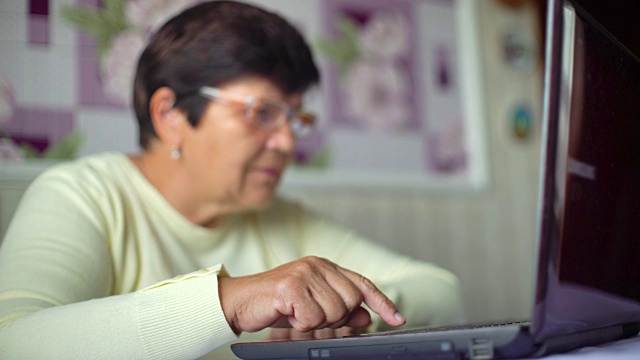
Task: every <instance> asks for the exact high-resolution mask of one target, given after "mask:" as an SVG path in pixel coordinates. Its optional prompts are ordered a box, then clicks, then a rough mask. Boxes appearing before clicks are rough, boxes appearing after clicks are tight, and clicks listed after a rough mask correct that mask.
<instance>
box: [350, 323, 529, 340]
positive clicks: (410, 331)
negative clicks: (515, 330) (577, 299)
mask: <svg viewBox="0 0 640 360" xmlns="http://www.w3.org/2000/svg"><path fill="white" fill-rule="evenodd" d="M529 323H530V321H529V320H508V321H498V322H496V321H492V322H479V323H471V324H460V325H443V326H429V327H422V328H414V329H406V330H391V331H385V332H377V333H368V334H362V335H355V336H381V335H391V334H416V333H425V332H435V331H452V330H465V329H477V328H487V327H496V326H508V325H520V326H527V325H529Z"/></svg>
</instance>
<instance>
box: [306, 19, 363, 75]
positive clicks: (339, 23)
mask: <svg viewBox="0 0 640 360" xmlns="http://www.w3.org/2000/svg"><path fill="white" fill-rule="evenodd" d="M336 29H337V30H338V36H336V38H335V39H329V38H321V39H319V40H318V41H317V42H316V43H315V46H316V48H317V50H318V52H319V53H320V54H322V55H324V56H325V57H326V58H327V59H329V60H331V61H332V62H333V63H334V64H336V66H338V69H339V70H340V72H341V73H344V72H346V71H347V70H348V69H349V67H350V66H351V64H353V62H355V61H357V60H358V59H360V57H361V53H360V48H359V46H358V34H359V33H358V26H357V25H356V23H355V22H354V21H353V20H351V19H350V18H348V17H347V16H342V17H339V18H338V19H337V20H336Z"/></svg>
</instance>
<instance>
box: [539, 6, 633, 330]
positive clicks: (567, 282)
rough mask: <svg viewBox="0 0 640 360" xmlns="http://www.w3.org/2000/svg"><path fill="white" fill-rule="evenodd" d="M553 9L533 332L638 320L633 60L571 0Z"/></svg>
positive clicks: (630, 54)
mask: <svg viewBox="0 0 640 360" xmlns="http://www.w3.org/2000/svg"><path fill="white" fill-rule="evenodd" d="M551 11H556V12H558V13H557V14H555V15H553V16H552V18H553V21H554V23H555V26H552V27H550V28H549V29H550V30H549V31H550V32H551V34H548V35H549V38H548V41H553V42H555V44H556V46H557V47H556V48H553V47H551V48H548V49H550V51H551V55H550V56H549V57H548V58H547V59H548V61H553V62H556V65H555V67H556V69H557V73H556V74H555V75H554V74H550V75H549V74H548V75H547V79H548V80H549V81H547V84H546V85H547V88H546V89H545V91H546V94H545V96H546V97H549V98H547V99H546V101H547V102H548V103H549V104H550V105H549V106H548V108H547V110H546V112H547V116H549V117H550V119H549V120H551V121H549V122H548V123H549V125H548V126H549V129H548V131H547V133H548V135H547V136H548V139H547V141H552V142H555V144H554V146H553V150H552V152H553V153H548V154H547V155H548V156H552V157H554V158H553V161H551V162H550V163H551V164H555V171H553V170H551V171H547V178H546V179H545V181H546V182H547V183H548V185H549V186H547V188H546V195H545V200H546V201H545V204H546V206H547V207H548V209H547V213H548V214H552V215H548V216H547V218H546V219H544V220H543V224H544V225H543V235H542V238H543V239H544V240H541V241H542V242H543V244H544V245H545V246H547V247H549V250H550V251H549V252H544V254H541V255H543V257H544V259H542V258H541V259H540V260H542V261H544V262H546V267H545V271H547V273H546V274H543V273H542V274H539V279H538V281H539V282H540V281H541V280H543V281H542V283H543V284H544V286H538V288H537V304H536V321H537V324H535V325H534V332H535V333H537V334H538V337H539V338H545V337H548V336H551V335H559V334H562V333H566V332H568V331H570V330H579V329H583V328H585V329H586V328H593V327H598V326H606V325H611V324H613V323H618V322H632V321H638V320H639V319H640V315H638V314H640V286H638V279H640V225H637V224H640V221H639V220H640V60H639V59H638V57H636V56H635V55H633V54H632V53H631V52H629V51H628V50H627V49H626V48H625V47H624V46H623V45H622V44H621V43H619V42H618V41H617V40H616V39H614V38H613V37H611V36H610V35H609V34H608V33H607V32H606V30H605V29H603V28H602V27H601V26H600V25H599V24H597V23H596V22H595V21H594V20H593V19H592V18H591V17H590V16H589V15H588V14H586V13H584V12H583V11H582V10H580V9H575V8H574V7H573V6H572V5H570V3H568V2H565V4H564V6H563V8H562V9H560V7H559V6H558V8H557V9H555V10H551ZM554 89H555V90H554ZM551 97H554V98H553V99H551ZM554 104H555V105H556V106H554ZM550 189H551V190H550ZM541 276H544V279H542V278H540V277H541Z"/></svg>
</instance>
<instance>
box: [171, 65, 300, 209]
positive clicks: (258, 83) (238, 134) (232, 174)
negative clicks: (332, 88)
mask: <svg viewBox="0 0 640 360" xmlns="http://www.w3.org/2000/svg"><path fill="white" fill-rule="evenodd" d="M218 88H219V89H220V90H223V91H224V92H225V93H228V94H233V96H234V97H240V98H244V97H246V96H252V97H256V98H262V99H269V100H279V101H283V102H285V103H287V104H288V105H289V106H290V107H291V108H292V109H294V110H295V109H299V108H300V106H301V101H302V94H295V95H291V96H285V95H284V94H283V93H282V92H281V91H280V90H279V89H278V88H277V87H276V86H275V85H274V84H273V83H271V82H270V81H268V80H266V79H264V78H260V77H248V78H242V79H239V80H236V81H233V82H229V83H226V84H224V85H223V86H219V87H218ZM181 145H182V146H181V151H182V157H181V159H180V161H183V163H184V166H185V169H186V171H187V176H188V178H189V180H190V181H189V182H190V186H191V187H192V188H191V189H189V190H187V191H190V192H192V191H194V192H192V194H195V195H196V196H198V197H199V198H200V199H198V201H199V200H202V201H204V202H206V203H210V204H212V205H214V206H223V207H224V208H226V209H228V210H230V211H243V210H249V209H259V208H262V207H264V206H266V205H268V204H269V203H270V201H271V199H272V198H273V195H274V193H275V191H276V187H277V185H278V183H279V182H280V178H281V177H282V175H283V172H284V170H285V167H286V166H287V165H288V163H289V161H290V160H291V158H292V154H293V151H294V147H295V138H294V136H293V133H292V132H291V128H290V126H289V124H288V123H285V124H284V125H283V126H282V127H281V128H279V129H274V130H265V129H263V128H261V127H259V126H258V125H257V124H256V123H255V122H254V121H253V119H251V118H247V116H246V110H245V109H244V108H243V107H242V106H238V105H237V104H235V105H234V104H230V103H228V102H224V101H215V100H212V101H210V102H209V105H208V106H207V108H206V109H205V111H204V112H203V115H202V118H201V119H200V122H199V124H198V125H197V126H195V127H190V126H188V125H187V126H186V129H185V131H184V137H183V142H182V144H181Z"/></svg>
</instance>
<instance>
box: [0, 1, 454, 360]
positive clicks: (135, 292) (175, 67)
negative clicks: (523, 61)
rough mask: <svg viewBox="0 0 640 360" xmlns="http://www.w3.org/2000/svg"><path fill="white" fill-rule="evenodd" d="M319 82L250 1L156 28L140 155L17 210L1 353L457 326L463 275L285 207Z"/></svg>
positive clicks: (69, 169) (66, 354)
mask: <svg viewBox="0 0 640 360" xmlns="http://www.w3.org/2000/svg"><path fill="white" fill-rule="evenodd" d="M318 80H319V75H318V71H317V69H316V66H315V64H314V62H313V59H312V55H311V53H310V50H309V48H308V46H307V45H306V43H305V41H304V40H303V38H302V37H301V35H300V34H299V33H298V32H297V31H296V30H295V29H294V28H293V27H292V26H291V25H290V24H289V23H287V22H286V21H285V20H283V19H282V18H281V17H279V16H277V15H275V14H272V13H269V12H266V11H264V10H261V9H258V8H256V7H253V6H250V5H246V4H241V3H235V2H229V1H214V2H206V3H202V4H199V5H197V6H195V7H193V8H191V9H188V10H186V11H184V12H183V13H181V14H180V15H178V16H176V17H175V18H173V19H172V20H170V21H169V22H168V23H166V24H165V25H164V26H163V27H162V28H161V29H159V30H158V31H157V33H156V34H155V35H154V36H153V37H152V38H151V39H150V42H149V44H148V46H147V48H146V49H145V51H144V52H143V54H142V55H141V57H140V61H139V64H138V69H137V75H136V79H135V95H134V96H135V99H134V103H135V110H136V115H137V118H138V123H139V128H140V144H141V146H142V149H143V150H142V152H141V153H140V154H138V155H129V156H127V155H124V154H118V153H105V154H98V155H93V156H90V157H86V158H83V159H80V160H77V161H73V162H69V163H65V164H61V165H59V166H56V167H55V168H53V169H50V170H49V171H47V172H46V173H45V174H43V175H42V176H40V177H39V178H38V179H36V181H34V183H33V184H32V186H31V187H30V188H29V190H28V191H27V192H26V193H25V195H24V197H23V200H22V202H21V204H20V206H19V208H18V210H17V211H16V214H15V216H14V218H13V221H12V223H11V225H10V227H9V229H8V231H7V234H6V237H5V239H4V241H3V244H2V248H1V249H0V358H3V359H5V358H6V359H36V358H47V359H98V358H109V359H146V358H162V359H164V358H172V359H193V358H198V357H202V356H205V355H206V354H209V356H211V357H213V358H230V355H229V353H228V346H223V345H225V344H228V343H229V342H231V341H234V340H236V339H237V338H238V336H240V335H241V334H245V333H251V332H258V331H260V330H263V329H265V331H266V333H264V332H259V333H258V334H259V336H261V337H264V336H267V337H268V338H271V339H285V338H294V339H296V338H308V337H314V336H315V337H327V336H332V335H335V334H352V333H356V332H361V331H365V330H366V331H372V330H377V329H380V328H382V327H384V326H392V327H395V326H399V325H403V324H405V322H406V323H407V325H408V326H417V325H433V324H442V323H447V322H453V321H456V320H458V317H459V311H460V301H459V294H458V287H457V286H458V285H457V280H456V278H455V277H454V276H453V275H452V274H451V273H449V272H447V271H445V270H442V269H440V268H438V267H436V266H434V265H431V264H427V263H423V262H419V261H416V260H412V259H409V258H407V257H403V256H400V255H397V254H393V253H392V252H390V251H388V250H386V249H383V248H381V247H379V246H377V245H375V244H374V243H371V242H369V241H367V240H365V239H363V238H360V237H358V236H355V235H351V234H350V233H349V232H347V231H345V230H344V229H341V228H339V227H337V226H334V225H332V224H330V223H329V222H327V221H325V220H323V219H322V218H321V217H320V216H318V215H316V214H314V213H312V212H309V211H306V210H305V209H304V208H302V207H301V206H299V205H296V204H295V203H292V202H289V201H286V200H283V199H278V198H276V197H275V191H276V188H277V185H278V183H279V181H280V178H281V176H282V174H283V172H284V170H285V167H286V166H287V164H288V163H289V161H290V160H291V157H292V152H293V149H294V146H295V144H296V137H297V136H300V135H302V134H303V133H304V132H305V131H308V129H309V128H310V127H311V126H312V125H313V118H312V117H311V116H310V115H308V114H305V113H304V112H303V111H302V109H303V104H302V98H303V94H304V92H305V91H306V90H307V89H308V88H310V87H311V86H313V85H315V84H316V83H317V82H318ZM216 264H217V265H216ZM337 264H340V265H337ZM348 269H349V270H348ZM361 274H362V275H361ZM365 276H366V277H365ZM374 283H375V284H376V285H373V284H374ZM378 289H381V290H383V291H384V292H385V293H386V294H388V297H387V295H384V294H383V292H381V291H380V290H378ZM394 303H395V304H397V305H398V308H399V309H398V308H397V307H396V305H394ZM365 307H366V309H365ZM398 310H400V312H399V311H398ZM370 314H371V315H370ZM401 314H403V315H405V316H407V319H408V320H405V318H404V317H403V315H401ZM242 336H244V335H242ZM245 340H246V339H245ZM216 349H218V350H217V351H214V350H216Z"/></svg>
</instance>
